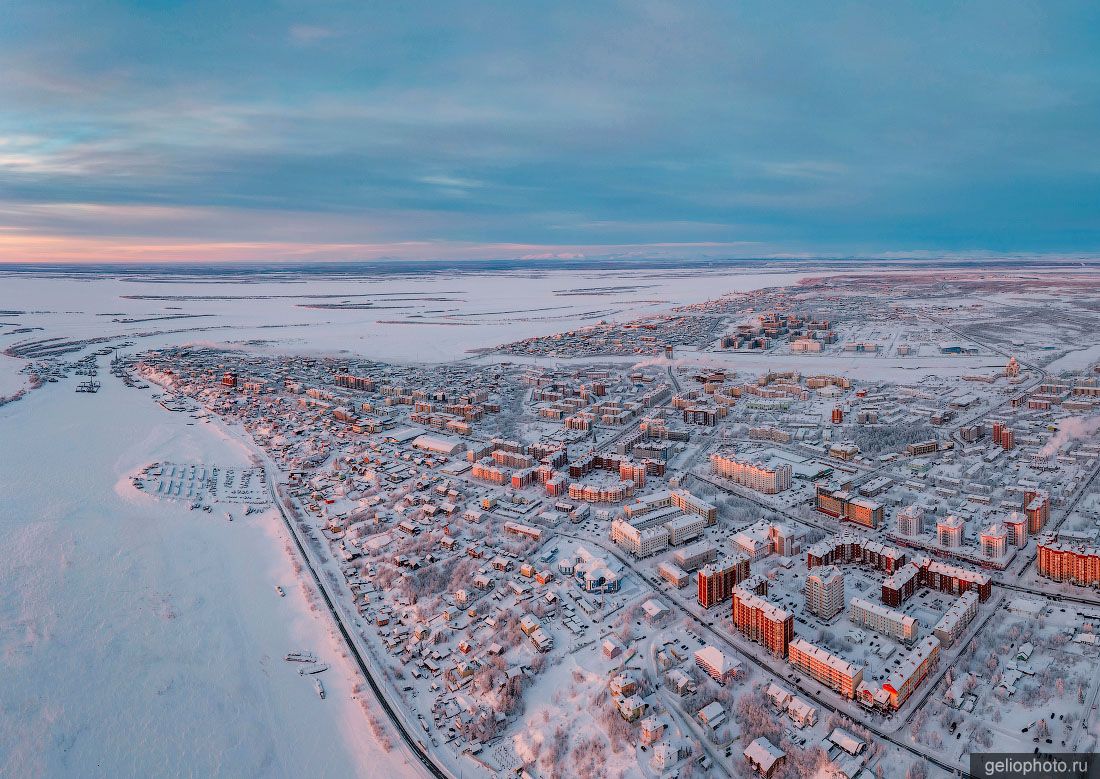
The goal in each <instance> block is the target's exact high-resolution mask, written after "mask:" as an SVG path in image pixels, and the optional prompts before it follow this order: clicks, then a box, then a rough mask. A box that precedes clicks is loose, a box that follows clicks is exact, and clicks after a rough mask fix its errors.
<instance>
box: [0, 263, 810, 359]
mask: <svg viewBox="0 0 1100 779" xmlns="http://www.w3.org/2000/svg"><path fill="white" fill-rule="evenodd" d="M803 275H804V274H801V273H779V272H776V273H744V272H738V271H731V270H730V269H722V270H720V271H715V270H711V271H705V270H701V269H700V270H693V271H691V272H684V271H671V270H664V271H652V272H645V271H631V272H630V274H629V277H628V278H624V277H623V276H622V275H620V274H617V273H614V272H607V271H593V272H580V271H569V272H539V273H525V272H513V273H508V274H492V275H490V274H482V273H464V274H439V275H416V276H384V277H374V278H353V279H339V280H333V279H330V278H310V279H309V280H308V281H301V282H296V281H285V280H284V281H266V280H256V281H249V282H221V283H212V282H211V281H210V280H209V279H206V280H180V279H175V278H160V279H151V278H144V277H143V278H141V279H95V280H93V279H84V278H81V279H76V278H68V277H60V278H44V277H34V276H24V275H15V276H8V277H5V278H3V280H2V289H0V308H3V309H10V310H20V311H24V312H26V313H24V314H22V315H20V316H12V315H8V316H7V317H6V320H7V321H8V322H18V323H19V325H20V326H21V327H24V328H25V327H43V328H44V329H45V331H48V332H32V333H20V334H15V335H10V336H7V337H5V333H8V332H10V331H11V330H12V329H14V328H12V327H3V328H0V347H4V346H7V345H8V344H11V343H18V342H21V341H23V340H31V339H35V338H41V337H45V336H47V335H48V336H64V337H67V338H81V339H83V338H94V337H101V336H106V335H118V336H120V337H122V336H133V335H135V334H137V335H139V336H140V339H139V342H138V346H140V347H142V348H147V347H156V346H158V345H168V344H177V343H184V342H188V341H196V342H204V343H210V344H218V345H222V344H236V345H240V344H242V343H248V345H249V346H251V347H253V348H267V349H269V350H271V351H272V352H273V353H290V352H303V353H328V354H337V353H341V352H344V353H352V354H362V355H366V356H368V357H371V358H374V359H378V360H385V361H388V362H399V363H409V362H439V361H448V360H453V359H459V358H461V357H463V356H466V353H467V351H468V350H471V349H484V348H490V347H493V346H496V345H498V344H500V343H503V342H505V341H509V340H514V339H517V338H527V337H529V336H535V335H546V334H549V333H555V332H558V331H560V330H568V329H570V328H574V327H580V326H583V325H585V324H593V323H595V322H597V321H600V320H608V321H625V320H629V319H633V318H636V317H638V316H642V315H645V314H651V313H657V312H661V311H667V310H668V309H670V308H673V307H674V306H677V305H682V304H686V303H694V302H697V301H699V300H706V299H708V298H711V297H715V296H717V295H719V294H724V293H726V292H734V291H741V290H753V289H760V288H764V287H772V286H783V285H786V284H791V283H794V282H796V281H797V280H798V279H799V278H801V277H802V276H803ZM0 375H2V374H0Z"/></svg>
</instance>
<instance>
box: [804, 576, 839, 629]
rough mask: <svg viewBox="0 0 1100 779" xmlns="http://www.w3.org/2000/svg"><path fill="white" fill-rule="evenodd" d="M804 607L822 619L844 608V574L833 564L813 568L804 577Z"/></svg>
mask: <svg viewBox="0 0 1100 779" xmlns="http://www.w3.org/2000/svg"><path fill="white" fill-rule="evenodd" d="M806 608H807V609H808V610H809V611H810V613H811V614H816V615H817V616H819V617H821V618H822V619H832V618H833V617H834V616H836V615H837V614H839V613H840V612H841V611H843V610H844V574H843V573H841V572H840V569H839V568H837V567H836V566H835V565H830V566H826V567H821V568H815V569H814V570H813V571H812V572H811V573H810V574H809V575H808V576H807V577H806Z"/></svg>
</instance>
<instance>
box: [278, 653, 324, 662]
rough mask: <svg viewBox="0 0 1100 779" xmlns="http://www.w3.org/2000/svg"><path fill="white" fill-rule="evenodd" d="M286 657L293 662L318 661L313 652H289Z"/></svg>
mask: <svg viewBox="0 0 1100 779" xmlns="http://www.w3.org/2000/svg"><path fill="white" fill-rule="evenodd" d="M286 659H287V661H288V662H291V663H316V662H317V658H316V657H315V656H314V654H313V653H312V652H287V653H286Z"/></svg>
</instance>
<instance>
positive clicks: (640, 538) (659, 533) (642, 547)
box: [611, 519, 668, 558]
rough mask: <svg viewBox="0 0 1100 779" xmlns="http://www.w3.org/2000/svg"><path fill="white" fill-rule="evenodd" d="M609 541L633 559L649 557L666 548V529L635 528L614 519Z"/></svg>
mask: <svg viewBox="0 0 1100 779" xmlns="http://www.w3.org/2000/svg"><path fill="white" fill-rule="evenodd" d="M611 540H612V541H613V542H615V543H616V544H618V545H619V546H620V547H622V548H623V549H625V550H626V551H628V552H630V554H632V555H634V556H635V557H639V558H640V557H649V556H650V555H654V554H657V553H658V552H663V551H664V550H665V549H667V548H668V528H667V527H665V526H664V525H658V526H657V527H645V528H637V527H634V526H633V525H631V524H630V523H629V522H625V521H623V520H621V519H616V520H615V521H613V522H612V523H611Z"/></svg>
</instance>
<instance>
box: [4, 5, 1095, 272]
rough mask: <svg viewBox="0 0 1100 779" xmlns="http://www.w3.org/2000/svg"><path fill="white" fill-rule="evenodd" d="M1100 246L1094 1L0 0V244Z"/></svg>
mask: <svg viewBox="0 0 1100 779" xmlns="http://www.w3.org/2000/svg"><path fill="white" fill-rule="evenodd" d="M1098 253H1100V4H1097V3H1095V2H1082V3H1063V2H1056V1H1055V2H1032V3H1018V2H1009V0H996V1H995V2H988V3H958V2H948V1H947V0H945V1H944V2H934V3H927V2H921V3H912V4H910V3H900V2H899V3H882V2H874V3H872V2H866V3H848V2H823V3H809V2H799V3H791V4H784V3H775V2H759V3H756V2H752V3H744V2H734V1H733V0H724V1H723V2H715V3H694V2H688V1H687V0H685V1H684V2H667V3H665V2H644V1H643V2H629V3H600V2H584V3H569V2H548V3H540V2H533V1H532V2H515V1H514V0H510V1H509V2H500V3H494V2H479V3H462V2H432V3H417V2H394V1H393V0H386V1H384V2H367V1H366V0H356V2H350V3H339V2H323V1H320V0H318V1H313V2H304V1H303V2H290V1H287V2H271V1H268V2H251V1H250V0H234V1H233V2H225V1H224V0H216V1H215V2H202V1H197V2H185V1H184V0H178V1H177V2H154V1H152V0H145V1H144V2H137V1H136V0H135V1H134V2H126V1H125V0H114V1H113V2H95V1H94V0H85V1H84V2H73V3H65V4H61V3H54V2H50V1H49V0H36V1H35V2H21V1H19V0H0V260H7V261H45V260H63V261H74V260H81V261H83V260H88V261H91V260H100V261H102V260H143V261H148V260H309V259H324V260H341V259H349V260H355V259H381V258H390V257H394V258H431V257H440V258H467V257H469V258H474V257H477V258H482V257H553V256H569V257H576V256H587V257H610V256H614V257H619V256H643V257H649V256H652V257H677V256H689V257H746V256H747V257H756V256H786V255H797V256H802V255H819V256H875V255H913V256H927V255H932V256H935V255H940V254H949V255H953V256H957V255H971V254H973V255H979V256H984V255H998V256H999V255H1006V254H1013V255H1020V254H1023V255H1028V254H1059V255H1073V256H1077V255H1094V254H1098Z"/></svg>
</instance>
